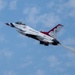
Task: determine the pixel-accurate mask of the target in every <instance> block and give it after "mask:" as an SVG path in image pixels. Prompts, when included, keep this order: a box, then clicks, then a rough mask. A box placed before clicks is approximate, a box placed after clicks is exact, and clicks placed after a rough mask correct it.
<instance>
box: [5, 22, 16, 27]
mask: <svg viewBox="0 0 75 75" xmlns="http://www.w3.org/2000/svg"><path fill="white" fill-rule="evenodd" d="M5 24H6V25H8V26H10V27H15V26H14V25H13V23H5Z"/></svg>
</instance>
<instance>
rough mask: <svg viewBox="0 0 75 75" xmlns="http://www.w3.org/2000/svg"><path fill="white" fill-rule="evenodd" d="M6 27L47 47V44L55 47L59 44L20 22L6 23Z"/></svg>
mask: <svg viewBox="0 0 75 75" xmlns="http://www.w3.org/2000/svg"><path fill="white" fill-rule="evenodd" d="M6 25H8V26H11V27H14V28H16V29H17V31H18V32H19V33H20V34H22V35H25V36H28V37H31V38H33V39H36V40H38V41H40V44H44V45H46V46H48V45H49V44H53V45H57V44H58V43H59V42H58V41H57V40H56V39H54V38H53V37H51V36H49V35H46V34H44V33H42V32H40V31H37V30H35V29H33V28H31V27H29V26H27V25H25V24H23V23H21V22H19V23H18V22H16V23H6Z"/></svg>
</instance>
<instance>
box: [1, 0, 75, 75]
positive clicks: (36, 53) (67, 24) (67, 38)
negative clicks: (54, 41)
mask: <svg viewBox="0 0 75 75" xmlns="http://www.w3.org/2000/svg"><path fill="white" fill-rule="evenodd" d="M16 21H23V22H24V23H26V24H27V25H29V26H30V27H32V28H34V29H36V30H38V31H41V30H42V31H48V30H50V29H51V28H52V27H54V26H55V25H57V24H59V23H60V24H62V25H64V27H63V28H62V30H61V31H60V32H59V34H58V37H57V38H58V39H59V40H60V41H61V43H62V44H64V45H68V46H71V47H75V0H0V75H75V54H74V53H72V52H71V51H68V50H67V49H65V48H63V47H61V46H52V45H49V46H48V47H47V46H44V45H40V44H39V42H38V41H36V40H34V39H31V38H27V37H26V36H22V35H21V34H19V33H18V32H17V31H16V29H14V28H11V27H8V26H6V25H5V23H6V22H16Z"/></svg>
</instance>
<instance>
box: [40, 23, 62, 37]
mask: <svg viewBox="0 0 75 75" xmlns="http://www.w3.org/2000/svg"><path fill="white" fill-rule="evenodd" d="M62 27H63V25H61V24H58V25H57V26H55V27H54V28H52V29H51V30H49V31H48V32H42V31H41V32H42V33H43V34H46V35H49V36H52V37H54V38H56V34H57V33H58V32H59V31H60V29H61V28H62Z"/></svg>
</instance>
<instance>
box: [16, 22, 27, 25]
mask: <svg viewBox="0 0 75 75" xmlns="http://www.w3.org/2000/svg"><path fill="white" fill-rule="evenodd" d="M15 24H19V25H26V24H25V23H23V22H15Z"/></svg>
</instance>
